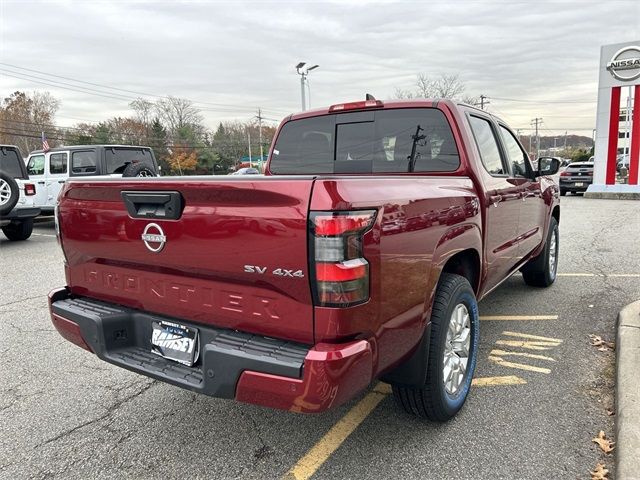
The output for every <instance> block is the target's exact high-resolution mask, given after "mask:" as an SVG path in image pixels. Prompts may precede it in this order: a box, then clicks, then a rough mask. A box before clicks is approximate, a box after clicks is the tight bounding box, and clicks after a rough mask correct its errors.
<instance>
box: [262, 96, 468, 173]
mask: <svg viewBox="0 0 640 480" xmlns="http://www.w3.org/2000/svg"><path fill="white" fill-rule="evenodd" d="M459 166H460V157H459V155H458V149H457V147H456V144H455V141H454V139H453V134H452V133H451V127H450V126H449V123H448V122H447V119H446V117H445V116H444V114H443V113H442V112H441V111H440V110H438V109H434V108H415V109H409V108H403V109H394V110H376V111H362V112H352V113H342V114H337V115H325V116H322V117H313V118H308V119H302V120H294V121H291V122H288V123H286V124H285V125H284V126H283V127H282V130H281V131H280V134H279V135H278V138H277V140H276V144H275V146H274V149H273V155H272V157H271V163H270V167H269V168H270V170H271V172H272V173H274V174H322V173H328V174H331V173H402V172H409V171H412V169H413V171H415V172H453V171H455V170H456V169H457V168H458V167H459Z"/></svg>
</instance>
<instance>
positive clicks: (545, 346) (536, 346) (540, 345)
mask: <svg viewBox="0 0 640 480" xmlns="http://www.w3.org/2000/svg"><path fill="white" fill-rule="evenodd" d="M496 345H504V346H505V347H518V348H526V349H527V350H551V347H557V346H558V345H560V344H559V343H550V342H529V341H525V340H498V341H496Z"/></svg>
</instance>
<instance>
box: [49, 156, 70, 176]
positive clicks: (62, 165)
mask: <svg viewBox="0 0 640 480" xmlns="http://www.w3.org/2000/svg"><path fill="white" fill-rule="evenodd" d="M49 173H51V174H54V175H55V174H60V173H67V154H66V153H52V154H51V155H49Z"/></svg>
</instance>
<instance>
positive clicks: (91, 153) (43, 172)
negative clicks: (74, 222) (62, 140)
mask: <svg viewBox="0 0 640 480" xmlns="http://www.w3.org/2000/svg"><path fill="white" fill-rule="evenodd" d="M27 171H28V173H29V176H30V177H31V179H32V180H33V181H34V182H36V184H37V186H38V187H37V192H38V193H37V194H36V198H35V204H36V206H37V207H39V208H40V209H41V210H42V212H43V213H53V209H54V207H55V205H56V199H57V198H58V194H59V193H60V189H61V188H62V185H63V184H64V182H65V181H66V180H67V179H69V178H79V177H86V176H92V177H93V176H114V177H121V176H124V177H155V176H157V175H158V172H159V169H158V163H157V162H156V159H155V156H154V154H153V150H151V148H149V147H138V146H130V145H73V146H68V147H58V148H52V149H51V150H48V151H47V152H45V151H43V150H36V151H34V152H31V154H30V155H29V158H28V160H27Z"/></svg>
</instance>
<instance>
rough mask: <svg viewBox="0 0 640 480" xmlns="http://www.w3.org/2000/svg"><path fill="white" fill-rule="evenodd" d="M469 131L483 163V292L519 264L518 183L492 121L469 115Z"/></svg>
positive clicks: (480, 116) (519, 201)
mask: <svg viewBox="0 0 640 480" xmlns="http://www.w3.org/2000/svg"><path fill="white" fill-rule="evenodd" d="M469 122H470V124H471V130H472V132H473V136H474V138H475V141H476V144H477V146H478V150H479V152H480V158H481V160H482V164H483V166H484V171H481V174H483V175H482V179H483V183H484V187H485V195H486V198H485V205H486V211H485V225H484V231H485V256H486V258H485V260H486V263H487V267H488V271H487V278H486V281H485V289H484V290H485V291H488V290H490V289H491V288H493V287H495V286H496V285H497V284H498V283H499V282H500V281H502V279H504V277H505V276H506V275H508V274H509V273H510V272H511V271H512V270H513V268H514V266H515V265H516V264H517V263H518V235H519V226H518V222H519V218H520V204H521V203H522V201H521V200H520V191H519V186H518V185H517V183H516V182H514V179H513V178H511V176H510V173H509V169H508V167H507V163H506V159H505V157H504V154H503V152H502V151H501V148H500V143H499V140H498V138H499V137H498V132H497V130H496V125H495V124H494V122H493V121H492V120H491V119H490V118H488V117H485V116H483V115H480V114H476V113H474V114H471V115H469Z"/></svg>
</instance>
